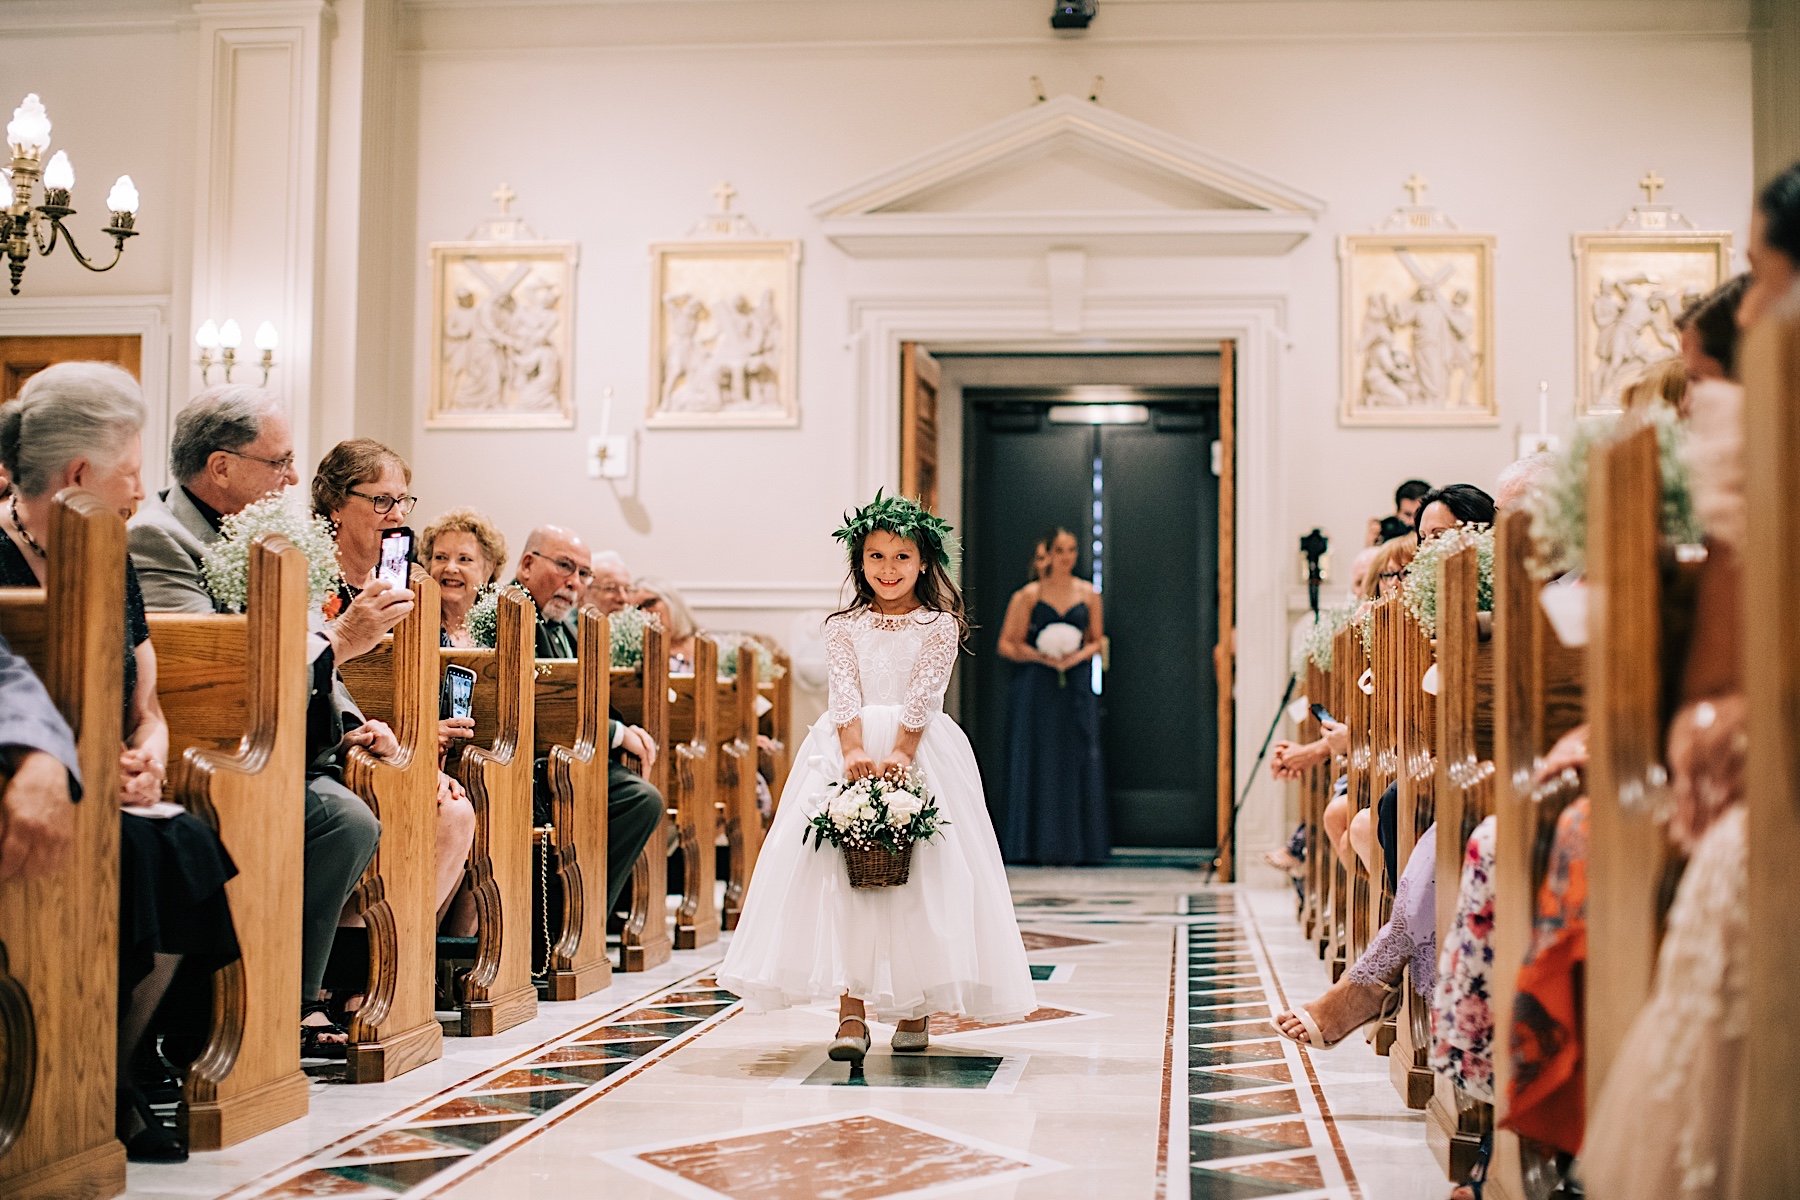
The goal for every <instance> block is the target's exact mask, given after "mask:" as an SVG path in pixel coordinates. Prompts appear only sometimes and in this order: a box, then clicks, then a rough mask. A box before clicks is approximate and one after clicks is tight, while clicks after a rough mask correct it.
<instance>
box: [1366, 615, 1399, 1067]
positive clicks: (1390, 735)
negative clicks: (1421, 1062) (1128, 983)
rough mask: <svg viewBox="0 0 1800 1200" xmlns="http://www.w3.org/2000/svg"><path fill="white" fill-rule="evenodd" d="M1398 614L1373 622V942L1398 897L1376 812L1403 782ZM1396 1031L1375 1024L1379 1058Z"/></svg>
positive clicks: (1387, 1023) (1392, 1025)
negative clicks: (1387, 794) (1397, 681)
mask: <svg viewBox="0 0 1800 1200" xmlns="http://www.w3.org/2000/svg"><path fill="white" fill-rule="evenodd" d="M1399 611H1400V601H1399V598H1398V597H1386V598H1383V599H1381V600H1378V601H1376V602H1375V606H1374V610H1373V613H1372V616H1371V636H1370V642H1369V669H1370V671H1371V673H1372V675H1373V679H1374V684H1373V686H1374V688H1375V691H1374V694H1373V695H1371V696H1370V697H1369V746H1370V755H1369V807H1370V809H1371V812H1370V817H1369V832H1370V834H1371V835H1372V836H1371V838H1370V842H1371V844H1372V846H1373V854H1372V857H1373V859H1374V862H1373V864H1372V865H1371V867H1370V869H1369V893H1370V913H1369V923H1370V934H1369V937H1370V940H1371V941H1373V940H1374V937H1375V934H1376V933H1377V932H1379V930H1380V928H1381V926H1382V925H1384V924H1386V923H1387V920H1388V917H1389V915H1390V914H1391V913H1392V911H1393V907H1394V892H1393V889H1392V888H1391V887H1389V886H1388V881H1387V870H1386V863H1387V854H1386V852H1385V851H1384V850H1383V849H1382V846H1381V838H1380V836H1379V830H1378V828H1377V825H1378V820H1377V814H1376V813H1375V811H1374V809H1375V806H1376V802H1377V801H1379V800H1380V799H1381V797H1382V795H1383V794H1384V793H1385V792H1386V791H1387V789H1388V785H1389V784H1391V783H1393V782H1394V781H1395V780H1396V779H1397V778H1398V776H1399V749H1400V727H1399V699H1400V698H1399V695H1398V689H1397V688H1396V686H1395V676H1396V674H1397V672H1398V669H1399V664H1398V662H1397V661H1396V658H1395V655H1396V652H1397V650H1398V648H1399V637H1398V634H1397V632H1396V628H1395V625H1394V619H1393V618H1394V615H1395V614H1396V613H1398V612H1399ZM1396 1027H1397V1019H1396V1014H1389V1015H1388V1016H1386V1017H1383V1018H1382V1019H1381V1021H1379V1022H1378V1023H1377V1024H1376V1026H1375V1036H1374V1041H1373V1045H1374V1047H1375V1053H1377V1054H1381V1055H1385V1054H1387V1053H1388V1052H1389V1050H1390V1049H1391V1048H1392V1047H1393V1044H1394V1038H1395V1036H1396V1032H1397V1028H1396Z"/></svg>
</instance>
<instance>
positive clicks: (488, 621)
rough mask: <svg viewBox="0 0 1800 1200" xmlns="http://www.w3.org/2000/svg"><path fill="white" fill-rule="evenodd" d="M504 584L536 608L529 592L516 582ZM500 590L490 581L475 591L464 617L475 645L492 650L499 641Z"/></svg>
mask: <svg viewBox="0 0 1800 1200" xmlns="http://www.w3.org/2000/svg"><path fill="white" fill-rule="evenodd" d="M506 586H507V587H508V588H511V589H512V590H513V591H515V592H517V593H518V594H519V595H521V596H523V597H525V602H526V603H527V604H530V605H531V606H532V609H533V610H534V611H535V610H536V608H537V603H536V601H534V600H532V598H531V593H530V592H528V591H526V590H525V589H524V588H522V587H520V586H519V585H518V584H516V583H509V584H507V585H506ZM501 590H502V589H501V588H500V586H499V585H498V584H493V583H490V584H488V585H487V586H486V587H484V588H482V589H481V590H480V591H478V592H476V593H475V603H473V604H471V605H470V606H469V615H468V617H467V618H466V624H467V625H468V627H469V636H470V637H471V638H473V639H474V640H475V644H476V645H477V646H481V647H483V648H485V649H488V650H492V649H493V648H494V647H495V646H497V645H499V643H500V592H501Z"/></svg>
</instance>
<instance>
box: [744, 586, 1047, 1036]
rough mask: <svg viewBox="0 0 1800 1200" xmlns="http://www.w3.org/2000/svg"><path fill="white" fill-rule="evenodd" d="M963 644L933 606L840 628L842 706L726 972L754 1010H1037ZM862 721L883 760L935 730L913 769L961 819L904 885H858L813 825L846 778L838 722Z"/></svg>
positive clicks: (800, 785)
mask: <svg viewBox="0 0 1800 1200" xmlns="http://www.w3.org/2000/svg"><path fill="white" fill-rule="evenodd" d="M959 642H960V637H959V633H958V629H957V623H956V621H955V619H954V618H952V617H951V616H949V615H948V614H945V613H939V612H935V611H932V610H929V609H923V608H921V609H918V610H915V611H914V612H911V613H908V614H906V615H904V616H899V617H887V616H881V615H879V614H877V613H875V612H873V611H871V610H867V609H865V610H862V611H859V612H856V613H853V614H851V615H849V616H842V617H833V618H832V619H831V620H830V621H828V622H827V623H826V626H825V646H826V652H827V655H828V657H829V660H830V665H831V707H830V710H829V711H828V712H826V713H825V715H824V716H822V717H820V718H819V721H818V723H817V724H815V725H814V726H813V727H812V730H811V732H810V733H808V734H807V738H806V741H805V743H804V744H803V745H802V746H801V747H800V749H799V750H798V751H797V753H796V755H795V763H796V766H795V769H794V772H793V774H792V775H790V776H789V778H788V782H787V787H786V788H785V790H783V792H782V795H781V804H780V807H779V808H778V809H777V810H776V813H775V820H774V823H773V825H772V826H771V828H770V829H769V834H768V837H767V838H766V839H765V840H764V842H763V848H762V854H761V855H760V857H759V858H758V859H757V863H756V873H755V875H754V876H753V877H752V878H751V880H750V893H749V895H748V896H746V897H745V901H744V913H743V917H742V919H741V920H740V922H739V923H738V927H737V930H736V932H735V933H733V934H732V938H731V946H730V949H728V950H727V951H726V954H725V962H724V965H723V966H722V967H720V969H719V972H718V980H719V985H720V986H721V987H724V988H728V989H730V990H731V991H733V992H735V993H737V994H738V995H739V996H742V997H743V998H744V1000H745V1001H746V1002H747V1004H748V1005H749V1007H750V1008H751V1009H752V1010H753V1011H755V1010H769V1009H776V1008H784V1007H789V1006H793V1005H805V1004H832V1005H835V1004H836V1003H837V1000H838V997H839V996H841V995H843V994H845V993H848V994H849V995H851V996H855V997H857V998H859V999H861V1000H862V1001H863V1002H864V1003H865V1004H867V1005H868V1007H869V1009H870V1011H871V1013H872V1015H879V1016H880V1017H882V1018H883V1019H885V1020H889V1021H899V1020H913V1019H917V1018H919V1017H924V1016H928V1015H930V1014H932V1013H960V1014H963V1015H965V1016H968V1017H971V1018H974V1019H976V1020H988V1021H1004V1020H1016V1019H1018V1018H1020V1017H1023V1016H1025V1015H1026V1014H1027V1013H1029V1012H1031V1011H1032V1010H1033V1009H1034V1008H1036V1007H1037V999H1036V995H1035V992H1034V990H1033V988H1032V983H1031V969H1030V967H1029V966H1028V965H1027V964H1026V961H1025V947H1024V944H1023V942H1021V940H1020V938H1019V927H1018V923H1017V921H1016V920H1015V919H1014V917H1013V906H1012V894H1011V892H1010V891H1009V890H1008V888H1007V883H1006V869H1005V867H1004V866H1003V865H1002V864H1001V861H1000V847H999V844H998V843H997V842H996V841H995V838H994V828H993V825H992V824H991V823H990V821H989V820H988V812H987V801H986V799H985V797H984V795H983V793H982V789H981V773H980V771H979V769H978V768H977V767H976V765H975V752H974V750H973V749H972V748H971V747H970V746H969V739H968V737H967V736H966V735H965V734H964V733H963V731H962V730H961V728H959V727H958V726H957V724H956V722H955V721H952V720H951V719H950V718H949V717H947V716H945V715H944V690H945V688H946V687H948V686H949V683H950V671H951V669H952V668H953V667H954V666H955V665H956V654H957V648H958V645H959ZM858 717H861V718H862V723H863V748H864V749H865V750H866V751H867V752H868V754H869V757H870V758H872V759H874V760H875V762H876V763H877V764H879V763H880V762H881V761H882V759H883V758H885V757H886V756H887V754H888V753H889V752H890V751H891V750H892V749H893V746H894V739H895V738H896V737H897V736H898V735H899V732H900V727H901V725H902V724H904V725H905V726H906V727H907V728H909V729H919V728H921V727H922V728H923V729H924V731H925V732H924V736H923V737H922V738H921V739H920V741H919V752H918V754H917V755H916V756H915V759H914V766H915V767H916V768H917V769H918V770H919V771H921V772H922V773H923V774H924V777H925V785H926V787H927V788H929V789H930V791H931V792H932V794H933V796H934V798H935V799H936V801H937V805H938V808H939V810H940V811H941V813H942V815H943V818H944V820H945V821H946V822H947V824H946V825H945V826H944V828H943V829H942V830H941V831H940V832H939V833H938V835H937V836H936V837H934V838H932V839H931V840H930V841H929V842H922V843H919V844H918V845H915V846H914V847H913V859H912V871H911V878H910V880H909V882H907V883H905V884H902V885H901V886H899V887H885V888H869V889H853V888H851V886H850V881H849V879H848V877H847V876H846V875H845V873H844V862H843V855H842V854H841V853H840V852H839V851H838V850H837V849H836V848H835V847H832V846H830V845H826V846H825V847H824V848H823V849H814V847H813V842H812V840H811V838H810V836H808V832H807V828H806V823H807V821H808V819H809V818H811V817H812V816H813V814H814V813H817V812H818V811H820V810H821V809H822V808H823V807H824V806H825V803H826V801H827V799H828V794H827V790H826V785H827V784H828V783H829V782H831V781H833V780H839V779H842V778H843V773H844V756H843V751H842V749H841V748H840V747H839V745H838V735H837V731H838V728H839V727H840V726H842V725H847V724H849V723H850V722H851V721H854V720H856V719H857V718H858Z"/></svg>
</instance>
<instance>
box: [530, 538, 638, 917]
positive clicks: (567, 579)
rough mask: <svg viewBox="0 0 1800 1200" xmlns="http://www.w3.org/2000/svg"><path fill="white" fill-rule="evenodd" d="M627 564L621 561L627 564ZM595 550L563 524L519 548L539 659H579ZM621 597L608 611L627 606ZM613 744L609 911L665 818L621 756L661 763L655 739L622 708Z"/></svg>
mask: <svg viewBox="0 0 1800 1200" xmlns="http://www.w3.org/2000/svg"><path fill="white" fill-rule="evenodd" d="M621 569H623V564H621ZM595 577H596V576H595V571H594V565H593V556H592V553H591V552H590V551H589V550H588V548H587V543H586V542H584V541H582V540H581V538H580V537H578V536H577V535H576V534H574V533H572V532H570V531H569V530H567V529H564V528H562V527H561V526H558V525H540V526H538V527H537V528H536V529H534V530H532V531H531V535H530V536H529V537H527V538H526V539H525V549H524V550H522V551H520V553H519V569H518V570H517V571H516V572H514V575H513V578H514V579H516V580H517V581H518V583H519V585H520V586H521V587H523V588H524V589H525V590H526V591H528V592H530V593H531V599H532V602H533V603H535V604H536V605H537V610H538V626H537V656H538V657H539V658H574V657H575V656H576V645H575V632H574V629H573V628H572V627H571V625H570V624H569V618H570V616H572V615H573V614H574V612H575V609H576V606H577V605H578V604H580V603H581V599H582V594H583V593H584V592H586V591H587V590H588V587H589V585H590V584H591V583H593V582H594V581H595ZM623 607H624V604H623V603H621V604H619V605H618V607H616V608H611V609H608V610H607V611H608V612H609V613H611V612H617V611H618V610H619V609H620V608H623ZM611 717H612V721H611V724H610V726H609V727H608V730H607V732H608V735H609V737H608V741H607V745H608V746H609V747H611V749H612V752H613V759H612V761H611V763H609V764H608V767H607V773H606V904H607V911H608V912H612V911H614V909H616V908H617V907H618V902H619V896H620V894H621V893H623V892H624V890H625V884H626V883H627V882H629V881H630V879H631V867H632V864H633V863H635V862H637V857H638V855H639V854H640V853H641V852H642V851H643V849H644V845H645V843H647V842H648V841H649V840H650V835H651V834H653V833H655V832H656V823H657V821H659V820H660V819H661V817H662V812H663V798H662V795H661V794H660V793H659V792H658V791H657V790H656V789H655V788H654V787H651V786H650V784H649V782H648V781H646V780H645V779H644V777H643V776H642V775H639V774H638V773H637V772H635V771H633V770H631V769H629V768H628V767H626V766H625V765H624V764H623V763H621V762H620V761H619V758H618V756H619V755H620V754H630V755H633V756H634V757H636V758H637V759H638V761H639V762H641V763H643V764H644V766H646V767H648V766H650V765H651V764H652V763H654V762H655V761H656V742H655V741H654V740H652V738H651V737H650V735H649V734H648V733H646V732H644V730H642V729H640V728H638V727H637V726H636V725H627V724H625V723H624V722H623V721H621V720H620V719H619V714H618V713H616V712H615V713H612V714H611ZM546 769H547V763H546V761H545V760H543V759H539V760H538V763H537V799H538V809H539V811H538V813H537V817H538V820H539V823H540V824H542V823H543V822H544V821H545V820H546V819H547V818H548V815H549V789H548V779H547V777H546Z"/></svg>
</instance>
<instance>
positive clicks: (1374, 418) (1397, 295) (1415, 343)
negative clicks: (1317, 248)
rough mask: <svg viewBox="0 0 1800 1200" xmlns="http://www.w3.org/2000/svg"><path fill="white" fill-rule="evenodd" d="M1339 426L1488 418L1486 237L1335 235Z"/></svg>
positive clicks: (1490, 358) (1490, 305) (1490, 355)
mask: <svg viewBox="0 0 1800 1200" xmlns="http://www.w3.org/2000/svg"><path fill="white" fill-rule="evenodd" d="M1338 263H1339V271H1338V275H1339V281H1340V293H1339V306H1340V310H1341V311H1340V322H1341V329H1340V336H1339V343H1340V346H1341V348H1342V353H1341V363H1342V369H1343V379H1342V395H1343V400H1342V403H1341V404H1340V406H1339V410H1338V419H1339V421H1340V422H1341V423H1342V424H1344V425H1364V426H1383V425H1386V426H1392V425H1399V426H1437V425H1464V426H1466V425H1495V424H1498V423H1499V420H1500V414H1499V407H1498V404H1497V402H1496V398H1495V393H1494V238H1493V237H1492V236H1491V235H1489V234H1473V233H1460V232H1443V233H1438V232H1432V233H1353V234H1345V235H1343V236H1342V237H1340V238H1339V239H1338Z"/></svg>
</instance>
